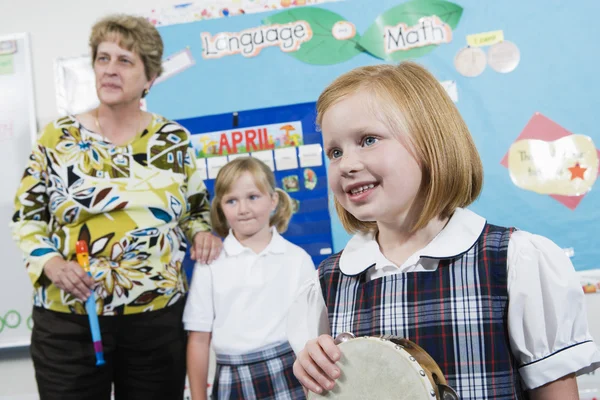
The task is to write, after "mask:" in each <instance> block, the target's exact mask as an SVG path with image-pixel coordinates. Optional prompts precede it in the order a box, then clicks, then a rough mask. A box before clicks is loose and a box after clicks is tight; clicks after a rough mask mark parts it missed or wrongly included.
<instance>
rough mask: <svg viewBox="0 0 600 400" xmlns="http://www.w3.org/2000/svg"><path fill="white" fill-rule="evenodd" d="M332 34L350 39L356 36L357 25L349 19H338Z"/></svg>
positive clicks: (337, 37) (339, 37) (338, 38)
mask: <svg viewBox="0 0 600 400" xmlns="http://www.w3.org/2000/svg"><path fill="white" fill-rule="evenodd" d="M331 34H332V35H333V37H334V38H336V39H337V40H349V39H352V38H354V37H355V36H356V27H355V26H354V24H353V23H352V22H349V21H338V22H336V23H335V24H333V28H331Z"/></svg>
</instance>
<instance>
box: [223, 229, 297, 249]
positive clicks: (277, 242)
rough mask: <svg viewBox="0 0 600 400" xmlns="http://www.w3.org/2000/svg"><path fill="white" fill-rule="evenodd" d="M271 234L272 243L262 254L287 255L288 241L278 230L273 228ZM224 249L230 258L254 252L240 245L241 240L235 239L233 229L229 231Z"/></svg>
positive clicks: (224, 242)
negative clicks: (246, 252) (245, 252)
mask: <svg viewBox="0 0 600 400" xmlns="http://www.w3.org/2000/svg"><path fill="white" fill-rule="evenodd" d="M271 233H272V234H273V236H272V237H271V241H270V242H269V244H268V245H267V247H265V249H264V250H263V251H261V253H266V252H268V253H273V254H282V253H285V248H286V240H285V239H284V238H283V237H282V236H281V235H280V234H279V232H277V229H276V228H275V227H274V226H272V227H271ZM223 248H224V249H225V252H226V253H227V255H228V256H237V255H239V254H241V253H243V252H244V251H252V249H250V248H249V247H246V246H244V245H243V244H241V243H240V241H239V240H237V238H236V237H235V235H234V234H233V232H232V231H231V229H230V230H229V235H227V237H226V238H225V240H224V241H223Z"/></svg>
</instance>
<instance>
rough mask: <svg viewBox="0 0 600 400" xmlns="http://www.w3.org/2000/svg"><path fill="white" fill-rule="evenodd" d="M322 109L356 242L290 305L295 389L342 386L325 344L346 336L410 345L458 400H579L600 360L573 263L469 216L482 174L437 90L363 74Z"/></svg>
mask: <svg viewBox="0 0 600 400" xmlns="http://www.w3.org/2000/svg"><path fill="white" fill-rule="evenodd" d="M317 112H318V116H317V120H318V123H319V124H320V126H321V128H322V132H323V141H324V147H325V150H326V154H327V156H328V157H329V160H330V166H329V185H330V188H331V190H332V192H333V194H334V196H335V206H336V210H337V212H338V215H339V217H340V220H341V222H342V224H343V225H344V227H345V228H346V230H348V231H349V232H352V233H355V235H354V237H352V238H351V239H350V241H349V242H348V245H347V246H346V248H345V249H344V250H343V251H342V252H340V253H339V254H336V255H333V256H331V257H330V258H329V259H327V260H325V261H324V262H323V263H322V264H321V265H320V267H319V271H318V275H317V277H316V278H315V279H313V280H312V282H309V283H308V284H307V285H306V286H305V287H304V288H303V289H302V290H300V295H299V297H298V298H297V300H296V301H295V303H294V305H293V306H292V308H291V311H290V318H289V329H288V332H289V340H290V343H292V345H293V346H294V349H295V350H296V351H297V354H298V359H297V361H296V362H295V364H294V372H295V375H296V377H298V379H299V380H300V382H302V384H303V385H304V386H305V387H306V388H307V389H309V390H312V391H313V392H317V393H322V392H323V391H324V390H329V389H332V388H333V387H334V385H335V380H336V379H338V378H339V377H340V376H343V371H340V368H339V366H338V365H336V361H338V360H339V359H340V356H341V354H340V351H339V349H338V347H337V346H336V345H335V343H334V340H333V338H332V337H336V336H337V335H339V334H340V333H342V332H351V333H353V334H354V335H355V336H363V335H369V336H376V335H394V336H400V337H404V338H407V339H409V340H411V341H413V342H415V343H417V344H418V345H419V346H421V347H422V348H423V349H425V350H426V351H427V352H428V353H429V354H430V355H431V356H432V357H433V359H434V360H435V361H436V363H437V364H438V365H439V366H440V367H441V369H442V371H443V373H444V375H445V378H446V380H447V381H448V383H449V385H450V386H451V387H453V388H454V389H455V390H456V391H457V392H458V394H459V396H460V398H461V399H463V400H467V399H477V400H482V399H520V398H525V397H526V396H529V398H530V399H537V400H539V399H557V400H558V399H560V400H565V399H577V398H579V397H578V392H577V383H576V380H575V374H576V373H581V372H583V371H584V370H585V369H586V368H596V367H597V366H598V363H599V362H600V354H599V352H598V349H597V347H596V345H595V344H594V342H593V340H592V338H591V336H590V334H589V332H588V328H587V321H586V312H585V307H584V298H583V292H582V290H581V286H580V284H579V281H578V279H577V276H576V274H575V272H574V270H573V266H572V265H571V262H570V261H569V259H568V258H567V256H566V255H565V253H564V252H563V251H562V250H561V249H560V248H559V247H558V246H557V245H555V244H554V243H553V242H551V241H550V240H548V239H546V238H544V237H541V236H537V235H533V234H531V233H528V232H524V231H519V230H515V229H513V228H504V227H500V226H496V225H492V224H490V223H488V222H487V221H486V220H485V218H483V217H481V216H479V215H477V214H475V213H474V212H472V211H469V210H467V209H466V208H465V207H467V206H469V205H470V204H471V203H472V202H473V201H474V200H475V199H476V198H477V197H478V195H479V193H480V191H481V188H482V184H483V168H482V164H481V160H480V159H479V154H478V152H477V149H476V148H475V144H474V143H473V140H472V138H471V135H470V133H469V131H468V129H467V126H466V124H465V122H464V121H463V119H462V118H461V116H460V114H459V113H458V110H457V109H456V107H455V106H454V104H453V103H452V101H451V100H450V98H449V97H448V95H447V94H446V92H445V91H444V89H443V87H442V86H441V85H440V84H439V83H438V81H437V80H436V79H435V78H434V77H433V76H432V75H431V74H430V73H429V72H428V71H426V70H425V69H424V68H423V67H421V66H419V65H417V64H414V63H410V62H407V63H402V64H400V65H397V66H394V65H378V66H369V67H362V68H358V69H355V70H353V71H350V72H349V73H347V74H345V75H342V76H341V77H339V78H338V79H337V80H335V81H334V82H333V83H332V84H331V85H330V86H329V87H328V88H327V89H325V91H324V92H323V93H322V94H321V96H320V98H319V101H318V103H317ZM373 368H374V369H376V368H377V365H373ZM525 391H527V392H528V393H527V394H525Z"/></svg>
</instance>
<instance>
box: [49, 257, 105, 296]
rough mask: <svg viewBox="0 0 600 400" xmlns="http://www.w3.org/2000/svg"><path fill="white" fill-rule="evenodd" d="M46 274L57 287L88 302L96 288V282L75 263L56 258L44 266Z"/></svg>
mask: <svg viewBox="0 0 600 400" xmlns="http://www.w3.org/2000/svg"><path fill="white" fill-rule="evenodd" d="M44 273H45V274H46V276H47V277H48V279H50V280H51V281H52V283H54V285H55V286H56V287H58V288H59V289H62V290H64V291H65V292H67V293H70V294H72V295H73V296H75V297H77V298H78V299H79V300H81V301H86V300H87V299H88V297H90V294H91V292H92V289H93V288H94V280H93V279H92V278H91V277H90V276H89V275H88V274H87V273H86V272H85V271H84V270H83V268H81V266H80V265H79V264H78V263H76V262H75V261H65V260H64V259H63V258H62V257H54V258H51V259H50V260H48V262H47V263H46V264H45V265H44Z"/></svg>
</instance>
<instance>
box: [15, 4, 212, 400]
mask: <svg viewBox="0 0 600 400" xmlns="http://www.w3.org/2000/svg"><path fill="white" fill-rule="evenodd" d="M90 46H91V50H92V56H93V58H92V60H93V61H92V62H93V67H94V72H95V75H96V90H97V93H98V98H99V99H100V106H99V107H98V108H96V109H94V110H91V111H89V112H87V113H84V114H81V115H75V116H67V117H64V118H60V119H58V120H56V121H54V122H51V123H50V124H48V126H46V127H45V128H44V130H43V132H42V133H41V135H40V137H39V139H38V142H37V144H36V146H35V148H34V150H33V152H32V154H31V156H30V157H29V161H28V165H27V168H26V170H25V174H24V176H23V179H22V181H21V185H20V187H19V189H18V193H17V196H16V200H15V203H16V204H15V208H16V210H15V214H14V217H13V222H12V229H13V234H14V236H15V238H16V240H17V241H18V243H19V245H20V247H21V249H22V250H23V252H24V253H25V256H26V267H27V272H28V273H29V277H30V278H31V281H32V283H33V286H34V289H35V294H34V308H33V321H34V326H33V332H32V341H31V354H32V358H33V363H34V367H35V370H36V379H37V383H38V389H39V392H40V395H41V398H42V399H61V400H64V399H77V400H82V399H109V397H110V392H111V384H113V383H114V390H115V395H116V398H118V399H144V400H148V399H161V400H165V399H182V397H183V388H184V377H185V349H186V334H185V332H184V330H183V327H182V322H181V317H182V312H183V307H184V303H185V295H186V291H187V283H186V279H185V275H184V272H183V271H182V268H181V266H182V261H183V258H184V255H185V252H186V247H187V245H186V237H187V239H188V240H189V241H190V242H191V243H193V246H192V249H191V256H192V258H194V259H197V260H199V261H201V262H210V261H211V260H213V259H215V258H216V257H217V256H218V255H219V253H220V251H221V242H220V240H219V239H218V238H216V237H215V236H213V235H212V234H211V233H210V230H211V228H210V222H209V218H208V216H209V202H208V195H207V191H206V187H205V186H204V183H203V181H202V179H201V177H200V175H198V173H197V172H196V167H195V156H194V153H193V151H192V149H191V147H190V138H189V133H188V132H187V131H186V130H185V129H184V128H182V127H181V126H180V125H178V124H176V123H174V122H172V121H169V120H167V119H165V118H163V117H161V116H159V115H154V114H150V113H147V112H143V111H141V110H140V107H139V105H140V99H141V98H142V97H144V96H145V95H146V94H148V91H149V90H150V87H151V86H152V83H153V82H154V80H155V79H156V78H157V77H158V76H159V75H160V73H161V69H162V68H161V57H162V52H163V43H162V40H161V38H160V35H159V34H158V32H157V31H156V29H155V28H154V27H153V26H152V25H151V24H150V23H148V22H147V21H146V20H144V19H143V18H137V17H131V16H122V15H118V16H110V17H107V18H105V19H102V20H101V21H99V22H98V23H96V25H95V26H94V27H93V29H92V34H91V37H90ZM78 240H85V241H86V242H87V244H88V247H89V256H90V267H91V274H92V277H91V278H90V277H88V276H87V275H86V273H85V272H84V271H83V270H82V268H81V267H80V266H79V265H78V264H77V262H76V261H75V259H76V258H75V246H76V242H77V241H78ZM92 290H93V291H94V293H95V295H96V298H97V303H96V306H97V307H96V308H97V312H98V315H100V317H99V319H100V328H101V332H102V339H103V344H104V351H105V357H106V365H105V366H103V367H96V366H95V362H94V359H95V358H94V357H95V353H94V348H93V346H92V341H91V336H90V328H89V324H88V320H87V317H86V315H84V314H85V308H84V301H85V300H86V299H87V298H88V297H89V296H90V294H91V292H92Z"/></svg>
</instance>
